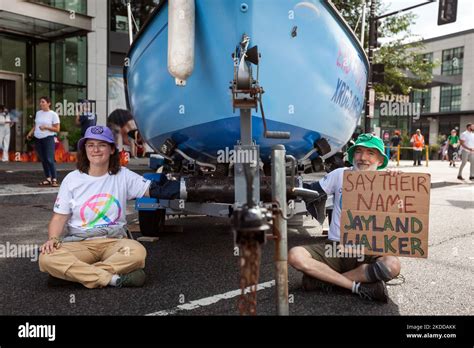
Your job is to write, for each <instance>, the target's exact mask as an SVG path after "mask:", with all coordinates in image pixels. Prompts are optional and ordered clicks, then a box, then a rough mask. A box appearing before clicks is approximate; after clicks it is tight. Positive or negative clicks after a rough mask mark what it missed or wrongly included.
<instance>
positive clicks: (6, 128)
mask: <svg viewBox="0 0 474 348" xmlns="http://www.w3.org/2000/svg"><path fill="white" fill-rule="evenodd" d="M12 125H13V123H12V122H11V119H10V115H9V114H8V111H7V109H5V106H4V105H0V147H1V148H2V150H3V154H2V162H8V150H9V146H10V127H11V126H12Z"/></svg>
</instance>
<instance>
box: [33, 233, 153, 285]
mask: <svg viewBox="0 0 474 348" xmlns="http://www.w3.org/2000/svg"><path fill="white" fill-rule="evenodd" d="M145 257H146V250H145V248H144V247H143V246H142V245H141V244H140V243H138V242H136V241H134V240H130V239H110V238H103V239H93V240H85V241H81V242H70V243H64V244H62V245H61V247H60V248H59V249H56V250H55V251H54V252H53V253H51V254H41V255H40V257H39V268H40V271H41V272H45V273H49V274H51V275H52V276H53V277H56V278H61V279H65V280H69V281H72V282H78V283H81V284H82V285H84V286H85V287H87V288H90V289H92V288H98V287H104V286H107V284H109V282H110V280H111V278H112V275H114V274H125V273H129V272H132V271H134V270H136V269H139V268H144V267H145Z"/></svg>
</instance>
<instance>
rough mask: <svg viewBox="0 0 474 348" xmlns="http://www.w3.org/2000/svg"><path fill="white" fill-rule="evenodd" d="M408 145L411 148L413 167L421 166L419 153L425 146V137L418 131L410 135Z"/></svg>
mask: <svg viewBox="0 0 474 348" xmlns="http://www.w3.org/2000/svg"><path fill="white" fill-rule="evenodd" d="M410 143H411V145H412V146H413V165H414V166H416V165H419V166H421V153H422V151H423V147H424V146H425V137H424V136H423V135H422V134H421V131H420V130H419V129H417V130H416V133H415V134H413V135H412V137H411V139H410Z"/></svg>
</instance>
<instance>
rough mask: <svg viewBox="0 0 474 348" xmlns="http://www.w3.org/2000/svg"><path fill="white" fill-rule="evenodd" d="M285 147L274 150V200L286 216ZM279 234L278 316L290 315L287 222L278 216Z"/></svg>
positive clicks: (277, 226)
mask: <svg viewBox="0 0 474 348" xmlns="http://www.w3.org/2000/svg"><path fill="white" fill-rule="evenodd" d="M285 153H286V151H285V147H284V146H283V145H275V146H273V148H272V200H273V201H274V202H278V204H279V207H280V209H281V213H282V214H283V215H284V216H286V206H287V202H286V167H285V162H286V161H285ZM273 228H275V229H276V232H277V239H276V240H275V270H276V291H277V312H278V315H289V308H288V238H287V229H286V220H285V219H283V217H282V215H280V214H277V215H276V216H275V219H274V226H273Z"/></svg>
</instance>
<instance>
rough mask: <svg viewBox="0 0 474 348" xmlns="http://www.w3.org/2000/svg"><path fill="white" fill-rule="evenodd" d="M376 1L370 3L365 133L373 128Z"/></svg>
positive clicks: (372, 0)
mask: <svg viewBox="0 0 474 348" xmlns="http://www.w3.org/2000/svg"><path fill="white" fill-rule="evenodd" d="M375 1H376V0H371V1H370V13H369V52H368V58H369V75H368V80H367V89H366V92H365V122H364V123H365V127H364V133H370V130H371V127H370V117H369V112H370V103H371V100H370V99H371V98H370V97H369V96H370V90H371V89H372V76H373V73H372V65H373V64H374V48H375V45H376V42H375V41H376V39H375V21H376V17H375V9H376V8H375V7H376V3H375Z"/></svg>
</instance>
